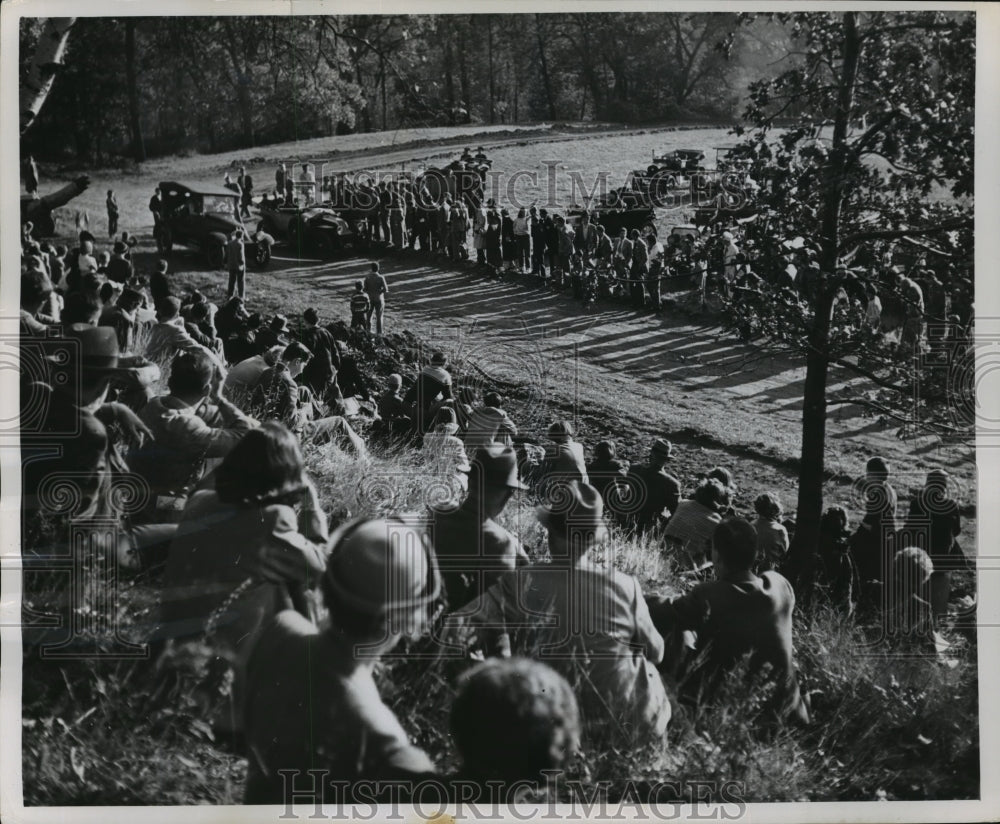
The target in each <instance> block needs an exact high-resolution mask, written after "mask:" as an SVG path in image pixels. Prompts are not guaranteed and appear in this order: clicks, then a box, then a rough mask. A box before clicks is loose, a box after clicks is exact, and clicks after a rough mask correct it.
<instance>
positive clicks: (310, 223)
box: [258, 199, 367, 257]
mask: <svg viewBox="0 0 1000 824" xmlns="http://www.w3.org/2000/svg"><path fill="white" fill-rule="evenodd" d="M356 211H357V210H345V209H339V208H333V207H332V205H331V204H329V203H318V204H314V205H311V206H301V205H295V204H293V205H285V204H284V203H283V202H281V201H279V200H277V199H265V200H262V201H261V203H260V217H261V220H260V224H259V226H258V228H260V229H261V230H263V231H264V232H267V233H268V234H270V235H273V236H274V237H275V238H277V239H278V240H279V241H283V242H285V243H287V244H288V245H289V246H291V247H293V248H294V249H297V250H303V251H304V250H308V251H311V252H315V253H317V254H319V255H320V256H321V257H332V256H333V255H336V254H339V253H340V252H343V251H344V250H345V249H361V248H363V246H364V244H365V237H366V236H367V232H366V231H363V229H364V227H363V226H362V225H360V224H361V223H363V222H364V217H363V216H361V215H360V213H358V214H355V212H356ZM345 213H346V214H345Z"/></svg>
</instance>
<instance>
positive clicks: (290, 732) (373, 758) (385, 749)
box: [243, 518, 441, 804]
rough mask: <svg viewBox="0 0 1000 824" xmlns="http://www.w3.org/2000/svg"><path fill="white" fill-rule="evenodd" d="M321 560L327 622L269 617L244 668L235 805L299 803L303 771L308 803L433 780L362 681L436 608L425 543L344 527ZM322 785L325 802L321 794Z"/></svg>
mask: <svg viewBox="0 0 1000 824" xmlns="http://www.w3.org/2000/svg"><path fill="white" fill-rule="evenodd" d="M328 555H329V559H328V561H327V564H326V571H325V573H324V575H323V578H322V583H321V588H322V593H323V601H324V602H325V605H326V608H327V609H328V610H329V613H330V620H329V622H326V623H324V624H323V628H322V629H320V628H319V627H318V626H317V624H315V623H313V622H311V621H310V620H309V619H308V618H307V617H305V616H303V615H301V614H300V613H299V612H296V611H295V610H291V609H286V610H284V611H282V612H279V613H278V614H277V615H276V616H275V617H274V619H273V620H272V621H270V623H269V624H268V625H267V627H266V628H265V630H264V632H263V633H262V634H261V636H260V640H259V641H258V642H257V644H256V646H255V647H254V650H253V653H252V655H251V657H250V661H249V664H248V667H247V693H246V694H247V700H246V703H245V706H244V716H243V717H244V722H245V730H246V742H247V752H248V758H247V761H248V764H247V783H246V791H245V794H244V797H243V801H244V803H245V804H291V803H293V801H294V803H303V797H304V796H303V793H304V790H303V782H304V781H305V782H308V780H309V778H310V777H311V776H310V775H309V772H308V771H310V770H318V771H320V772H318V773H315V783H314V784H313V786H314V787H315V792H316V800H317V802H319V801H320V800H321V799H324V798H327V799H329V798H334V797H336V798H338V799H339V800H340V801H341V802H351V801H353V800H356V799H355V798H354V795H353V792H354V787H356V786H357V782H359V781H372V782H375V781H406V780H409V781H414V782H415V781H419V780H420V779H421V778H431V777H434V774H435V767H434V764H433V763H432V762H431V760H430V759H429V758H428V757H427V755H426V754H425V753H424V752H423V750H420V749H418V748H417V747H415V746H413V745H412V744H410V739H409V736H408V735H407V733H406V731H405V730H404V729H403V727H402V726H401V725H400V723H399V721H398V720H397V718H396V716H395V715H394V714H393V712H392V710H390V709H389V708H388V707H387V706H386V705H385V704H384V703H383V702H382V699H381V696H380V695H379V692H378V687H377V685H376V683H375V679H374V678H373V670H374V668H375V666H376V665H377V664H378V661H379V659H380V658H381V657H382V656H383V655H385V654H386V653H388V652H390V651H391V650H392V649H393V648H394V647H395V646H396V645H397V644H398V643H399V642H400V640H402V638H403V637H404V636H407V635H409V636H415V635H417V634H419V633H420V632H421V631H422V629H423V628H424V626H426V625H427V623H428V621H429V617H430V616H429V611H430V607H431V605H432V604H433V603H434V602H435V600H436V599H437V598H438V595H439V592H440V589H441V580H440V576H439V574H438V571H437V566H436V564H435V559H434V553H433V551H432V550H431V548H430V545H429V542H428V539H427V536H426V535H425V534H424V533H423V532H422V531H421V530H419V529H418V528H417V527H415V526H413V525H411V524H408V523H407V522H406V521H405V520H403V519H396V518H389V519H386V520H370V521H369V520H355V521H349V522H348V523H346V524H344V525H343V526H341V527H340V528H339V529H338V530H337V531H336V532H334V534H333V535H332V536H331V537H330V542H329V550H328ZM289 771H290V772H289ZM283 773H284V774H283ZM290 775H294V776H295V780H294V781H290V780H287V779H288V778H289V776H290ZM330 782H336V784H335V785H334V786H333V788H332V789H331V793H336V795H332V794H328V793H327V792H326V788H325V787H323V786H321V784H328V783H330Z"/></svg>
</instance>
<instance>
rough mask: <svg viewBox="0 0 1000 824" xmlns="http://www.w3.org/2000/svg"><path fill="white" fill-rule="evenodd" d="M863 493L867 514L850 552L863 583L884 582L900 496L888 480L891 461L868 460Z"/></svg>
mask: <svg viewBox="0 0 1000 824" xmlns="http://www.w3.org/2000/svg"><path fill="white" fill-rule="evenodd" d="M861 494H862V496H863V497H864V502H865V515H864V518H863V519H862V520H861V523H860V524H859V525H858V529H857V531H856V532H855V533H854V535H853V536H852V537H851V555H852V556H853V558H854V564H855V566H856V567H857V569H858V575H859V577H860V579H861V583H862V586H863V587H864V586H865V585H866V584H868V583H871V582H876V583H878V584H882V583H884V582H885V576H886V572H887V570H888V569H889V566H890V565H891V564H890V562H891V560H892V554H893V552H894V549H895V533H896V507H897V502H898V497H897V495H896V490H895V489H893V488H892V485H891V484H890V483H889V464H888V463H887V462H886V461H885V460H884V459H882V458H878V457H876V458H871V459H870V460H869V461H868V464H867V466H866V468H865V477H864V479H863V481H862V482H861Z"/></svg>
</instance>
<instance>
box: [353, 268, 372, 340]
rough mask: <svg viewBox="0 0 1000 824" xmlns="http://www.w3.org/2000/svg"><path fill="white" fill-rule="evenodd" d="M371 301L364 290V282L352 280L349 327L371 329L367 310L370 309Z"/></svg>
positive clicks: (367, 330) (368, 330)
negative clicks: (352, 291) (352, 289)
mask: <svg viewBox="0 0 1000 824" xmlns="http://www.w3.org/2000/svg"><path fill="white" fill-rule="evenodd" d="M371 305H372V301H371V298H370V297H368V294H367V292H365V282H364V281H363V280H356V281H354V294H353V295H351V328H352V329H364V330H365V331H366V332H370V331H371V322H370V321H369V318H368V310H369V309H371Z"/></svg>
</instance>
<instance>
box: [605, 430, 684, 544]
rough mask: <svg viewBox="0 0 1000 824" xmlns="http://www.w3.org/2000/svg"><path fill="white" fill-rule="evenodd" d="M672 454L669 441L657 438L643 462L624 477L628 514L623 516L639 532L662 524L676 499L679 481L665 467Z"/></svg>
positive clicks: (678, 496) (675, 507)
mask: <svg viewBox="0 0 1000 824" xmlns="http://www.w3.org/2000/svg"><path fill="white" fill-rule="evenodd" d="M672 454H673V444H671V443H670V441H668V440H667V439H666V438H657V439H656V440H655V441H653V446H652V448H651V449H650V450H649V458H648V460H647V461H646V463H644V464H640V465H638V466H633V467H632V468H631V469H630V470H629V473H628V477H627V479H626V483H627V485H628V493H629V503H628V508H627V509H628V515H629V517H627V518H626V520H628V521H630V522H631V523H632V524H633V525H634V527H635V529H636V531H637V532H638V533H639V534H642V533H644V532H646V531H648V530H650V529H653V528H655V527H658V526H662V525H663V524H664V523H665V522H666V519H667V518H669V517H670V515H671V514H673V512H674V511H675V510H676V509H677V504H678V503H679V502H680V499H681V484H680V481H678V480H677V479H676V478H675V477H674V476H673V475H671V474H669V473H668V472H667V470H666V466H667V462H668V461H669V460H670V457H671V455H672ZM665 512H666V513H668V514H664V513H665ZM618 514H619V515H620V516H621V515H624V514H625V513H624V512H622V513H618Z"/></svg>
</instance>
